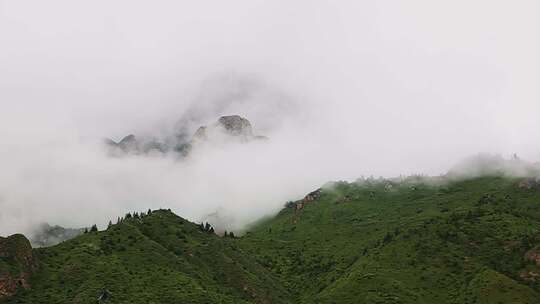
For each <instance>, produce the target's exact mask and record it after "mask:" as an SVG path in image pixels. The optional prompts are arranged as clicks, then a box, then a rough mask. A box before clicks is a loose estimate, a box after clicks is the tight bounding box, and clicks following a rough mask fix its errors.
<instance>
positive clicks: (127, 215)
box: [126, 212, 131, 220]
mask: <svg viewBox="0 0 540 304" xmlns="http://www.w3.org/2000/svg"><path fill="white" fill-rule="evenodd" d="M130 218H131V213H129V212H128V213H126V220H127V219H130Z"/></svg>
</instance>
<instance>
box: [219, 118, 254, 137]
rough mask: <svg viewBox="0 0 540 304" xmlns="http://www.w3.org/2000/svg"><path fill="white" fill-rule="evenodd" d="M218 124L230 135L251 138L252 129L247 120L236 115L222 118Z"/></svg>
mask: <svg viewBox="0 0 540 304" xmlns="http://www.w3.org/2000/svg"><path fill="white" fill-rule="evenodd" d="M218 124H219V125H221V126H222V127H223V128H224V129H225V131H227V132H229V133H230V134H232V135H236V136H246V137H253V128H252V127H251V123H250V122H249V120H247V119H245V118H243V117H240V116H238V115H231V116H222V117H220V118H219V120H218Z"/></svg>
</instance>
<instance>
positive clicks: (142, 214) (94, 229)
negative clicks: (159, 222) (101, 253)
mask: <svg viewBox="0 0 540 304" xmlns="http://www.w3.org/2000/svg"><path fill="white" fill-rule="evenodd" d="M150 214H152V210H151V209H148V211H147V212H146V213H145V212H144V211H142V212H140V213H139V212H133V213H131V212H128V213H126V215H125V216H124V217H120V216H119V217H118V218H117V219H116V224H120V223H122V222H123V221H124V220H127V219H132V218H135V219H142V218H144V217H145V216H148V215H150ZM112 226H113V222H112V221H109V225H107V229H109V228H111V227H112ZM97 231H98V228H97V225H96V224H94V225H92V227H90V230H88V228H84V233H88V232H97Z"/></svg>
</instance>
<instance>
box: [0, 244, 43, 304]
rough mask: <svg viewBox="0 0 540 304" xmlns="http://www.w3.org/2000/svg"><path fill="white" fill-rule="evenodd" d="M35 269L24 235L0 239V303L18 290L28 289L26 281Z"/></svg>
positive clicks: (30, 247)
mask: <svg viewBox="0 0 540 304" xmlns="http://www.w3.org/2000/svg"><path fill="white" fill-rule="evenodd" d="M35 269H36V262H35V260H34V256H33V255H32V246H31V245H30V241H29V240H28V239H27V238H26V237H25V236H24V235H22V234H14V235H11V236H9V237H7V238H3V237H0V301H1V300H2V299H5V298H7V297H10V296H12V295H14V294H15V293H16V292H17V290H18V289H19V288H25V289H27V288H30V285H29V283H28V280H29V278H30V276H31V275H32V273H33V272H34V271H35Z"/></svg>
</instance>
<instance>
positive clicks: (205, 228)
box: [204, 222, 212, 231]
mask: <svg viewBox="0 0 540 304" xmlns="http://www.w3.org/2000/svg"><path fill="white" fill-rule="evenodd" d="M210 228H212V226H210V224H208V222H206V225H204V230H205V231H208V230H210Z"/></svg>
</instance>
